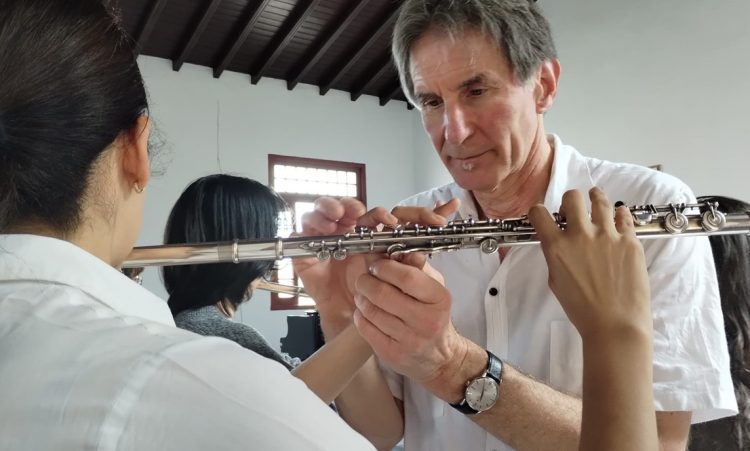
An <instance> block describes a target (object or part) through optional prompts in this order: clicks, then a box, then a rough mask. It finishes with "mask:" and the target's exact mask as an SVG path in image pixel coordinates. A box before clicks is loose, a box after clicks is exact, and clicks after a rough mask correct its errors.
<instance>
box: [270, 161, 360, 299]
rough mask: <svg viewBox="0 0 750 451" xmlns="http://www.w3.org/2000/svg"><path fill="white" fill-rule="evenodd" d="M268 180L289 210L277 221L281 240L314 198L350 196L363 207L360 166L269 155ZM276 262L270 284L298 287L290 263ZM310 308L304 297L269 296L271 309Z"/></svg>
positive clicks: (295, 228) (297, 226)
mask: <svg viewBox="0 0 750 451" xmlns="http://www.w3.org/2000/svg"><path fill="white" fill-rule="evenodd" d="M268 180H269V182H270V185H271V187H272V188H273V189H274V190H276V192H278V193H279V194H280V195H281V197H283V198H284V200H285V201H286V203H287V204H288V205H289V211H288V212H286V213H285V214H284V215H283V216H282V217H281V218H280V221H279V236H281V237H288V236H289V235H290V234H291V233H292V232H293V231H297V232H300V231H301V230H302V215H304V214H305V213H307V212H309V211H312V210H313V206H314V202H315V199H317V198H318V197H321V196H331V197H354V198H356V199H359V200H360V201H361V202H362V203H363V204H367V198H366V195H365V165H364V164H359V163H348V162H344V161H332V160H318V159H313V158H299V157H287V156H283V155H273V154H269V155H268ZM278 263H279V264H278V267H277V271H275V275H274V280H273V281H274V282H278V283H281V284H284V285H301V284H302V283H301V282H300V281H299V279H298V278H297V276H296V274H294V270H293V268H292V262H291V260H289V259H284V260H282V261H280V262H278ZM314 305H315V303H314V302H312V300H311V299H310V298H307V297H304V296H293V295H288V294H279V293H272V294H271V310H291V309H308V308H312V307H313V306H314Z"/></svg>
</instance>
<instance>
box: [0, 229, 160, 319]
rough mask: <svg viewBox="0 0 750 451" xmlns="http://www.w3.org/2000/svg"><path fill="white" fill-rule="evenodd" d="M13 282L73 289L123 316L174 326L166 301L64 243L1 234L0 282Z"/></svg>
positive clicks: (40, 237) (98, 260)
mask: <svg viewBox="0 0 750 451" xmlns="http://www.w3.org/2000/svg"><path fill="white" fill-rule="evenodd" d="M16 281H35V282H36V281H39V282H48V283H56V284H61V285H67V286H71V287H75V288H78V289H79V290H81V291H83V292H85V293H87V294H89V295H90V296H92V297H93V298H94V299H96V300H97V301H99V302H101V303H102V304H104V305H107V306H108V307H110V308H112V309H113V310H115V311H117V312H118V313H121V314H123V315H127V316H134V317H138V318H142V319H145V320H149V321H155V322H159V323H162V324H166V325H171V326H173V325H174V320H173V319H172V315H171V313H170V311H169V307H168V306H167V303H166V302H164V301H163V300H162V299H160V298H159V297H157V296H156V295H154V294H153V293H151V292H150V291H148V290H147V289H145V288H143V287H142V286H140V285H138V284H137V283H135V282H133V281H132V280H130V279H129V278H127V277H126V276H125V275H124V274H122V273H121V272H120V271H118V270H116V269H114V268H113V267H111V266H109V265H107V264H106V263H104V262H103V261H102V260H100V259H98V258H97V257H95V256H93V255H91V254H89V253H88V252H86V251H84V250H83V249H81V248H79V247H78V246H76V245H74V244H72V243H69V242H67V241H63V240H58V239H55V238H48V237H42V236H37V235H0V282H16Z"/></svg>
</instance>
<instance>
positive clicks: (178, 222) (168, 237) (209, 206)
mask: <svg viewBox="0 0 750 451" xmlns="http://www.w3.org/2000/svg"><path fill="white" fill-rule="evenodd" d="M284 209H285V203H284V201H283V200H282V199H281V197H279V195H278V194H276V193H275V192H274V191H273V190H272V189H270V188H268V187H267V186H265V185H263V184H262V183H259V182H256V181H255V180H251V179H248V178H245V177H235V176H231V175H225V174H218V175H209V176H207V177H202V178H199V179H198V180H196V181H194V182H193V183H191V184H190V186H188V187H187V189H185V191H184V192H183V193H182V195H181V196H180V198H179V199H178V200H177V203H176V204H175V205H174V207H173V208H172V212H171V213H170V214H169V219H168V220H167V227H166V230H165V232H164V243H165V244H177V243H205V242H212V241H231V240H234V239H239V240H249V239H261V238H264V239H268V238H272V237H274V236H275V235H276V232H277V230H278V218H279V214H280V213H281V212H282V211H283V210H284ZM272 267H273V261H253V262H245V263H238V264H234V263H217V264H213V265H186V266H168V267H165V268H164V269H163V277H164V286H165V287H166V289H167V293H169V308H170V309H171V310H172V314H173V315H176V314H178V313H179V312H181V311H183V310H193V309H196V308H200V307H205V306H207V305H212V304H215V303H216V302H218V301H221V300H227V301H229V302H231V303H232V304H233V305H234V306H235V307H236V306H238V305H239V304H241V303H242V302H243V301H245V300H246V297H247V294H246V293H247V289H248V286H249V285H250V283H251V282H252V281H254V280H255V279H257V278H259V277H262V276H263V275H265V274H266V273H267V272H268V271H270V270H271V268H272Z"/></svg>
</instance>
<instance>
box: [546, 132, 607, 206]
mask: <svg viewBox="0 0 750 451" xmlns="http://www.w3.org/2000/svg"><path fill="white" fill-rule="evenodd" d="M550 136H551V137H552V142H553V151H554V156H553V161H552V173H551V175H550V180H549V185H547V193H546V194H545V196H544V206H545V207H547V209H548V210H549V211H558V210H559V209H560V203H562V197H563V194H565V192H566V191H568V190H572V189H576V190H578V191H581V192H582V193H583V195H584V198H585V199H586V205H587V208H588V207H590V205H589V204H590V201H589V197H588V192H589V190H590V189H591V188H593V187H594V186H595V185H594V181H593V180H592V179H591V171H589V167H588V165H587V164H586V158H585V157H584V156H583V155H581V154H580V153H578V151H577V150H576V149H574V148H573V147H572V146H568V145H565V144H563V142H562V140H561V139H560V137H559V136H557V135H550Z"/></svg>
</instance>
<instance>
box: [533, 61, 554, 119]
mask: <svg viewBox="0 0 750 451" xmlns="http://www.w3.org/2000/svg"><path fill="white" fill-rule="evenodd" d="M559 81H560V60H558V59H557V58H554V59H551V60H549V61H545V62H543V63H542V65H541V66H540V67H539V74H538V78H537V82H536V87H535V89H534V95H535V97H536V112H537V114H544V113H546V112H547V110H548V109H549V108H550V107H551V106H552V103H553V102H554V101H555V96H556V95H557V83H558V82H559Z"/></svg>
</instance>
